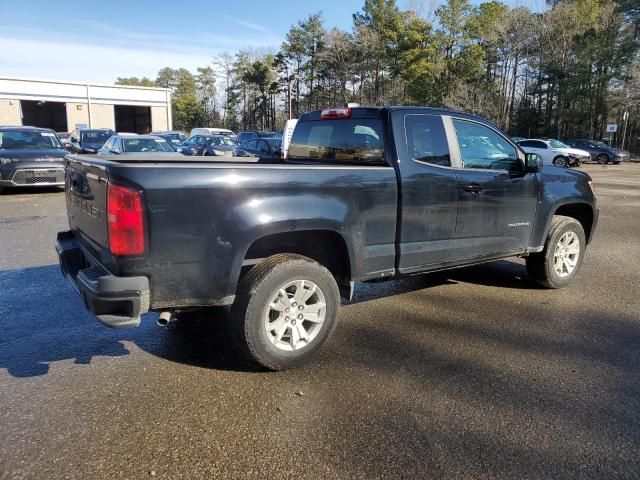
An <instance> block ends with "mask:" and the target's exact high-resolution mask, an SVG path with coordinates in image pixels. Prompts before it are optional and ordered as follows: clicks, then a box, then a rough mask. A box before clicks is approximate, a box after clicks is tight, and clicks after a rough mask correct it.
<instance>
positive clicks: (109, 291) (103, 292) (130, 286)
mask: <svg viewBox="0 0 640 480" xmlns="http://www.w3.org/2000/svg"><path fill="white" fill-rule="evenodd" d="M56 252H57V253H58V260H59V262H60V269H61V270H62V274H63V275H64V276H65V277H67V279H68V280H69V281H70V282H71V285H72V286H73V288H74V289H75V290H76V291H77V292H78V293H79V294H80V296H81V297H82V300H83V302H84V304H85V307H86V308H87V310H89V311H90V312H91V313H93V314H94V315H95V316H96V317H97V318H98V320H100V322H102V323H103V324H104V325H106V326H108V327H112V328H123V327H137V326H138V325H139V324H140V315H141V314H143V313H145V312H147V311H149V298H150V291H149V279H148V278H147V277H117V276H115V275H112V274H111V273H109V272H108V271H107V270H106V269H105V268H104V267H103V266H102V265H100V264H99V263H97V262H95V261H94V260H93V259H91V258H89V257H88V255H86V254H85V253H84V252H83V251H82V249H81V248H80V245H79V244H78V242H77V240H76V239H75V238H74V236H73V234H72V233H71V232H59V233H58V238H57V241H56Z"/></svg>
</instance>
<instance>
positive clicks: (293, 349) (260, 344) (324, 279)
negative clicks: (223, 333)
mask: <svg viewBox="0 0 640 480" xmlns="http://www.w3.org/2000/svg"><path fill="white" fill-rule="evenodd" d="M339 302H340V294H339V291H338V286H337V284H336V281H335V279H334V278H333V275H332V274H331V272H329V270H327V269H326V268H325V267H323V266H322V265H320V264H319V263H317V262H315V261H313V260H311V259H309V258H307V257H304V256H302V255H293V254H278V255H273V256H271V257H268V258H267V259H265V260H263V261H262V262H260V263H259V264H257V265H256V266H255V267H253V268H252V269H251V270H250V271H249V272H248V273H247V274H246V276H245V277H244V278H243V279H242V281H241V282H240V285H239V286H238V295H237V296H236V301H235V303H234V305H233V308H232V318H231V331H232V333H233V336H234V339H235V341H236V343H237V344H238V347H239V348H240V349H241V351H242V352H243V353H244V354H245V355H246V356H247V357H248V358H249V359H250V360H252V361H253V362H255V363H257V364H259V365H262V366H263V367H266V368H268V369H271V370H284V369H287V368H291V367H296V366H299V365H302V364H304V363H306V362H307V361H308V360H309V359H310V358H311V357H312V356H313V355H314V354H315V353H316V352H317V351H318V350H319V349H320V347H322V345H323V344H324V343H325V342H326V341H327V340H328V338H329V337H330V336H331V334H332V333H333V331H334V329H335V327H336V323H337V313H338V306H339Z"/></svg>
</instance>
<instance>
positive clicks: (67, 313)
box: [0, 262, 530, 377]
mask: <svg viewBox="0 0 640 480" xmlns="http://www.w3.org/2000/svg"><path fill="white" fill-rule="evenodd" d="M501 263H503V264H504V265H502V266H500V267H495V266H491V267H488V266H485V267H474V268H473V269H467V270H465V271H459V272H455V273H453V274H451V273H438V274H433V275H416V276H412V277H407V278H404V279H400V280H397V281H390V282H385V283H373V284H371V283H370V284H358V285H357V286H356V292H355V296H354V298H353V300H352V301H351V302H347V303H346V304H347V305H355V304H358V303H361V302H365V301H371V300H375V299H378V298H382V297H390V296H394V295H402V294H406V293H409V292H413V291H416V290H423V289H428V288H432V287H436V286H441V285H447V284H455V283H456V282H471V283H483V284H486V285H495V286H508V285H509V282H511V281H514V278H515V277H514V275H515V276H517V275H520V274H522V273H523V267H521V266H518V265H516V266H510V265H509V263H510V262H501ZM486 268H491V269H492V270H491V271H490V272H488V273H487V270H483V269H486ZM493 269H497V270H498V271H493ZM500 272H507V274H506V275H500ZM515 281H516V283H517V278H516V280H515ZM523 285H524V286H521V287H520V288H529V287H530V285H529V284H528V283H524V284H523ZM516 288H517V287H516ZM0 292H1V293H0V318H2V329H1V332H2V333H1V334H0V369H6V370H7V372H8V373H9V374H10V375H12V376H14V377H34V376H40V375H45V374H47V373H48V372H49V367H50V364H51V363H53V362H57V361H61V360H72V359H73V360H74V363H76V364H82V365H88V364H90V363H91V360H92V359H93V358H94V357H99V356H107V357H118V356H125V355H128V354H129V350H128V349H127V346H126V342H132V343H134V344H135V345H136V346H137V347H139V348H140V349H142V350H143V351H145V352H147V353H150V354H152V355H155V356H158V357H161V358H164V359H167V360H170V361H174V362H178V363H183V364H188V365H194V366H199V367H203V368H212V369H221V370H233V371H248V372H251V371H260V370H259V369H256V367H254V366H253V365H252V364H249V363H247V362H245V361H243V360H242V359H240V357H239V355H238V352H237V351H236V347H235V346H234V344H233V341H232V339H231V337H230V335H229V333H228V330H227V328H226V320H227V319H228V315H229V312H228V310H227V309H222V308H218V309H208V310H205V311H203V312H199V313H197V314H194V315H190V316H189V318H188V320H184V321H180V322H176V323H175V324H170V325H169V326H168V327H166V328H163V329H161V328H159V327H157V326H156V325H155V319H156V314H153V313H151V314H147V315H144V316H143V321H142V324H141V326H140V327H138V328H135V329H123V330H112V329H109V328H106V327H104V326H102V325H101V324H99V323H98V322H97V321H96V320H95V318H94V317H93V316H91V315H90V314H88V313H87V312H86V311H85V309H84V306H83V305H82V303H81V301H80V299H79V298H78V296H77V295H76V294H75V292H73V290H72V289H71V287H70V286H69V285H68V284H67V282H66V280H65V279H64V278H63V277H62V275H61V274H60V271H59V269H58V266H57V265H48V266H43V267H34V268H26V269H17V270H7V271H1V272H0Z"/></svg>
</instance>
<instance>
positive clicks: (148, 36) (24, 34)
mask: <svg viewBox="0 0 640 480" xmlns="http://www.w3.org/2000/svg"><path fill="white" fill-rule="evenodd" d="M437 1H438V0H398V5H400V6H401V7H406V6H407V5H408V4H412V5H413V4H419V5H421V6H422V8H423V9H424V11H425V12H428V11H430V10H432V9H433V6H434V5H435V4H436V2H437ZM503 1H504V0H503ZM363 3H364V0H322V1H303V0H298V1H295V0H271V1H260V0H236V1H235V2H229V1H225V2H215V1H209V2H206V1H191V0H182V1H176V0H172V1H171V2H169V1H154V2H147V1H140V0H107V1H104V0H102V1H96V0H86V1H83V2H76V1H53V0H48V1H43V0H0V11H1V12H2V15H0V46H2V48H0V76H3V75H9V76H20V77H33V78H46V79H56V80H74V81H81V82H82V81H86V82H105V83H112V82H114V81H115V79H116V78H117V77H128V76H138V77H140V76H148V77H150V78H155V75H156V73H157V71H158V70H159V69H160V68H162V67H164V66H171V67H174V68H177V67H185V68H188V69H190V70H194V71H195V69H196V67H198V66H205V65H207V64H209V63H210V62H211V59H212V57H213V56H214V55H216V54H218V53H220V52H223V51H228V52H232V53H233V52H235V51H237V50H238V49H240V48H252V49H258V50H260V49H274V50H276V49H277V48H278V47H279V46H280V44H281V43H282V40H283V39H284V37H285V35H286V32H287V31H288V30H289V27H290V26H291V25H292V24H293V23H295V22H297V21H298V20H299V19H303V18H305V17H306V16H307V15H308V14H309V13H312V12H315V11H318V10H321V11H322V12H323V15H324V18H325V20H326V25H327V27H329V28H330V27H333V26H337V27H340V28H343V29H347V30H350V29H351V15H352V14H353V13H354V12H356V11H358V10H360V8H361V7H362V4H363ZM474 3H477V1H476V2H474ZM506 3H507V4H509V5H511V6H514V5H522V4H524V5H527V6H529V7H531V8H536V9H541V8H543V7H542V5H543V0H507V1H506Z"/></svg>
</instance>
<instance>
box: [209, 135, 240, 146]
mask: <svg viewBox="0 0 640 480" xmlns="http://www.w3.org/2000/svg"><path fill="white" fill-rule="evenodd" d="M207 144H209V145H229V146H234V145H235V144H236V142H234V141H233V140H231V139H230V138H229V137H213V138H211V139H209V141H208V142H207Z"/></svg>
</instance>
